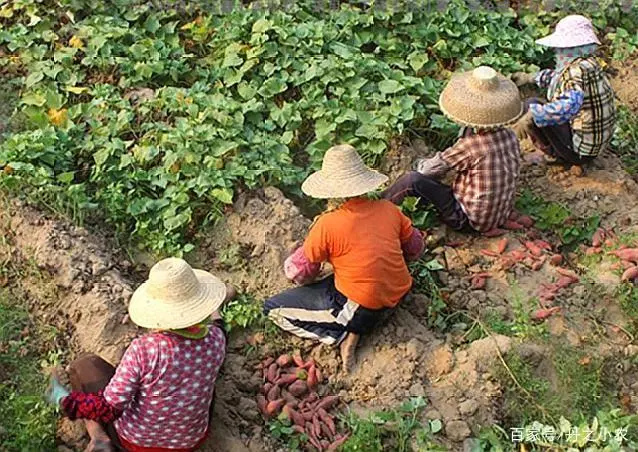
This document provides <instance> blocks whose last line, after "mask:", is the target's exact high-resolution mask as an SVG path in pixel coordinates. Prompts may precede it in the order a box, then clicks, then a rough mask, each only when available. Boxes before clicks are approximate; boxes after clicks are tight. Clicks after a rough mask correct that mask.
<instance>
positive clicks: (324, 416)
mask: <svg viewBox="0 0 638 452" xmlns="http://www.w3.org/2000/svg"><path fill="white" fill-rule="evenodd" d="M317 414H318V415H319V419H321V421H322V422H323V423H324V424H326V426H327V427H328V428H329V429H330V432H331V433H332V434H333V435H336V434H337V427H336V425H335V421H334V420H333V419H332V417H330V415H329V414H328V412H327V411H326V410H324V409H323V408H319V409H318V410H317Z"/></svg>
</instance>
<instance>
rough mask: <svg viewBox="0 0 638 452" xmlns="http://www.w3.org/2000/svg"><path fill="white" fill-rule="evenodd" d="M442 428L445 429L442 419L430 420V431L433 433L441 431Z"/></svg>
mask: <svg viewBox="0 0 638 452" xmlns="http://www.w3.org/2000/svg"><path fill="white" fill-rule="evenodd" d="M441 430H443V424H442V423H441V419H433V420H431V421H430V431H431V432H432V433H439V432H440V431H441Z"/></svg>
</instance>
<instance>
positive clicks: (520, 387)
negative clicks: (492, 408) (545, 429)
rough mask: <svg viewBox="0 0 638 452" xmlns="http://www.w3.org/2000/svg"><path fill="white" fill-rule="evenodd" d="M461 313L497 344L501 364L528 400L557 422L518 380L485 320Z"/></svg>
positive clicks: (547, 417)
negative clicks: (484, 322)
mask: <svg viewBox="0 0 638 452" xmlns="http://www.w3.org/2000/svg"><path fill="white" fill-rule="evenodd" d="M461 313H462V314H463V315H465V316H466V317H467V318H468V319H470V320H472V321H474V322H475V323H477V324H478V325H479V326H480V327H481V329H482V330H483V331H484V332H485V334H487V336H488V337H489V338H490V339H492V340H493V341H494V345H495V346H496V347H495V348H496V354H497V355H498V359H499V360H500V361H501V364H503V367H504V368H505V370H506V371H507V373H508V374H509V376H510V378H511V379H512V381H513V382H514V384H515V385H516V386H517V387H518V389H520V390H521V391H523V394H525V396H526V397H527V399H528V401H529V402H531V403H532V404H533V405H534V406H536V408H538V409H539V410H540V411H541V412H542V413H543V415H544V416H545V417H546V419H549V420H550V421H551V422H554V423H555V422H556V420H555V419H554V418H553V417H552V416H551V415H550V414H549V413H548V412H547V410H546V409H545V407H544V406H542V405H539V404H538V403H537V402H536V400H534V397H533V396H532V394H530V392H529V391H528V390H527V389H525V388H524V387H523V386H522V385H521V384H520V383H519V382H518V379H517V378H516V375H514V372H512V370H511V369H510V367H509V366H508V365H507V363H506V362H505V358H503V354H502V353H501V349H500V348H499V346H498V342H497V341H496V339H494V336H493V335H492V333H491V332H490V330H489V329H488V328H487V327H486V326H485V325H484V324H483V322H481V320H480V319H478V318H476V317H473V316H472V315H470V313H469V312H467V311H461Z"/></svg>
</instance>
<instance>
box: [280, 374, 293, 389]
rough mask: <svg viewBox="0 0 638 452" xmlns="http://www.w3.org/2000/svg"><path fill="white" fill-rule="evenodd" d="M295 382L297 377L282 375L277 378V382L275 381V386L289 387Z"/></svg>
mask: <svg viewBox="0 0 638 452" xmlns="http://www.w3.org/2000/svg"><path fill="white" fill-rule="evenodd" d="M295 381H297V375H295V374H284V375H282V376H281V377H279V378H277V381H275V384H277V385H279V386H286V385H289V384H291V383H294V382H295Z"/></svg>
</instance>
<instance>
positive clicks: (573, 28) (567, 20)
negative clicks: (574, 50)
mask: <svg viewBox="0 0 638 452" xmlns="http://www.w3.org/2000/svg"><path fill="white" fill-rule="evenodd" d="M536 44H539V45H542V46H546V47H555V48H559V49H564V48H568V47H580V46H585V45H588V44H600V40H599V39H598V36H596V30H595V29H594V26H593V25H592V23H591V20H589V19H588V18H586V17H585V16H580V15H578V14H574V15H571V16H567V17H564V18H563V19H561V20H560V21H559V22H558V23H557V24H556V30H554V33H552V34H551V35H549V36H545V37H544V38H541V39H538V40H536Z"/></svg>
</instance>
